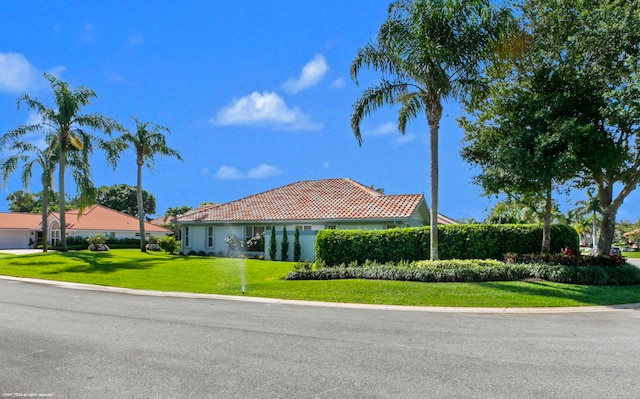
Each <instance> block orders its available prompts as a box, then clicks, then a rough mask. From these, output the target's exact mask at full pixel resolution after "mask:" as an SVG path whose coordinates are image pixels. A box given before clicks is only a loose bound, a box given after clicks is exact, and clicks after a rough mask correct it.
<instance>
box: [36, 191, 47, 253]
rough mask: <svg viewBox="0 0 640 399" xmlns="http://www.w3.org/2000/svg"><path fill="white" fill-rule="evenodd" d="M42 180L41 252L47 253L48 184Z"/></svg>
mask: <svg viewBox="0 0 640 399" xmlns="http://www.w3.org/2000/svg"><path fill="white" fill-rule="evenodd" d="M42 180H43V181H42V252H47V249H48V244H47V227H48V226H47V208H49V186H48V182H45V181H44V179H42ZM36 241H37V240H36Z"/></svg>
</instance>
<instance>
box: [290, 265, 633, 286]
mask: <svg viewBox="0 0 640 399" xmlns="http://www.w3.org/2000/svg"><path fill="white" fill-rule="evenodd" d="M352 278H360V279H378V280H403V281H421V282H483V281H519V280H527V279H541V280H546V281H552V282H557V283H566V284H585V285H634V284H640V269H638V268H637V267H635V266H632V265H628V264H623V265H617V266H565V265H549V264H542V263H534V264H523V263H504V262H500V261H496V260H444V261H442V260H441V261H420V262H410V263H409V262H404V263H402V264H399V265H394V264H384V265H382V264H379V263H376V262H365V263H364V264H359V263H357V262H352V263H351V264H350V265H345V264H341V265H340V266H338V267H328V268H325V267H319V266H318V264H316V267H315V268H313V265H312V264H310V263H308V262H301V263H297V264H296V265H294V269H293V271H291V272H289V273H288V274H287V276H286V279H287V280H330V279H352Z"/></svg>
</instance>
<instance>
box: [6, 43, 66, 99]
mask: <svg viewBox="0 0 640 399" xmlns="http://www.w3.org/2000/svg"><path fill="white" fill-rule="evenodd" d="M64 71H66V68H65V67H63V66H57V67H55V68H52V69H51V70H49V73H50V74H52V75H53V76H55V77H57V78H59V77H60V75H62V73H63V72H64ZM45 86H46V81H45V80H44V79H43V78H42V72H41V71H40V70H38V68H36V67H34V66H33V65H31V63H30V62H29V60H27V58H26V57H25V56H24V55H22V54H20V53H0V91H5V92H11V93H21V92H25V91H29V90H37V89H41V88H43V87H45Z"/></svg>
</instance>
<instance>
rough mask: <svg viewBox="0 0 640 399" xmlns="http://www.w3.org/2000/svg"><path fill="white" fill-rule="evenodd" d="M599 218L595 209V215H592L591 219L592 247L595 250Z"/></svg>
mask: <svg viewBox="0 0 640 399" xmlns="http://www.w3.org/2000/svg"><path fill="white" fill-rule="evenodd" d="M597 223H598V222H597V219H596V211H595V210H594V211H593V216H592V220H591V248H593V250H594V251H595V249H596V225H597Z"/></svg>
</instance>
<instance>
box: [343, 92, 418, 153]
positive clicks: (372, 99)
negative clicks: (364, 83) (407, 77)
mask: <svg viewBox="0 0 640 399" xmlns="http://www.w3.org/2000/svg"><path fill="white" fill-rule="evenodd" d="M406 91H407V84H406V83H404V82H389V81H386V80H382V81H381V82H380V83H379V84H377V85H374V86H371V87H369V88H367V89H365V90H364V92H363V93H362V95H361V96H360V98H358V99H357V100H356V102H355V103H353V112H352V114H351V129H352V130H353V134H354V136H355V138H356V140H358V144H359V145H362V135H361V132H360V123H361V122H362V119H363V118H364V117H365V116H368V115H370V114H372V113H374V112H375V111H377V110H379V109H380V108H383V107H385V106H387V105H393V104H395V103H396V101H397V97H398V96H399V95H402V94H405V93H406Z"/></svg>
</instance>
